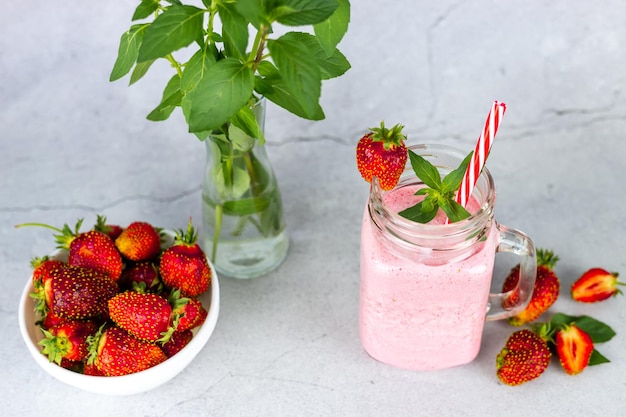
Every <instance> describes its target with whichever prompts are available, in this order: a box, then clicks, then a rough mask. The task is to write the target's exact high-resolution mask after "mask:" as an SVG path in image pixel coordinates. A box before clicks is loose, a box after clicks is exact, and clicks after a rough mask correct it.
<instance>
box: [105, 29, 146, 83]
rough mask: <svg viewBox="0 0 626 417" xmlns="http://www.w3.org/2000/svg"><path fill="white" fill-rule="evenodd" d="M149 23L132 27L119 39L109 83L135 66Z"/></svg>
mask: <svg viewBox="0 0 626 417" xmlns="http://www.w3.org/2000/svg"><path fill="white" fill-rule="evenodd" d="M148 26H150V24H149V23H146V24H142V25H133V26H131V27H130V29H129V30H128V31H126V32H124V33H123V34H122V37H121V38H120V46H119V48H118V50H117V59H116V60H115V64H113V69H112V70H111V75H110V76H109V81H115V80H119V79H120V78H122V77H123V76H125V75H126V74H128V72H129V71H130V69H131V68H132V67H133V65H135V61H136V60H137V56H138V55H139V48H140V46H141V41H142V38H143V35H144V32H145V30H146V28H147V27H148Z"/></svg>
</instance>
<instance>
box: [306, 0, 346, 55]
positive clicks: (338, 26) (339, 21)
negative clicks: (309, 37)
mask: <svg viewBox="0 0 626 417" xmlns="http://www.w3.org/2000/svg"><path fill="white" fill-rule="evenodd" d="M338 2H339V7H337V9H336V10H335V12H334V13H333V14H332V15H331V16H330V17H329V18H328V19H326V20H325V21H323V22H321V23H317V24H315V25H314V26H313V31H314V32H315V36H317V38H318V39H319V40H320V45H321V46H322V48H323V49H324V51H325V52H326V55H327V56H329V57H330V56H331V55H332V54H333V53H334V51H335V50H336V48H337V45H339V42H341V39H343V37H344V35H345V34H346V32H347V31H348V25H349V23H350V1H349V0H338Z"/></svg>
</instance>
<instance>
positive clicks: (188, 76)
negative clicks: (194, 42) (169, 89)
mask: <svg viewBox="0 0 626 417" xmlns="http://www.w3.org/2000/svg"><path fill="white" fill-rule="evenodd" d="M215 62H216V59H215V56H214V55H213V53H212V52H211V51H207V49H206V48H203V49H201V50H199V51H198V52H196V53H195V54H193V56H192V57H191V58H190V59H189V61H188V62H187V65H185V68H184V69H183V76H182V78H181V80H180V88H181V90H182V91H183V92H184V93H188V92H190V91H191V90H193V89H194V88H196V85H198V82H200V80H202V79H203V78H204V75H205V74H206V72H207V71H208V69H209V68H210V67H211V66H212V65H213V64H215Z"/></svg>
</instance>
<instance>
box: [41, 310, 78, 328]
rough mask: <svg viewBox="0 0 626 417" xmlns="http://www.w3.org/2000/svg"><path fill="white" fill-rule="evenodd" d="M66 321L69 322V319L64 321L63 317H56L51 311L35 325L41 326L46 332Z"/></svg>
mask: <svg viewBox="0 0 626 417" xmlns="http://www.w3.org/2000/svg"><path fill="white" fill-rule="evenodd" d="M68 320H71V319H65V318H63V317H60V316H57V315H56V314H54V313H53V312H52V311H48V312H47V313H46V316H45V317H44V318H43V320H41V321H39V322H37V324H39V325H41V327H42V328H43V329H46V330H48V329H52V328H53V327H55V326H58V325H59V324H61V323H63V322H66V321H68Z"/></svg>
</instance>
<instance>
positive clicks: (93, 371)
mask: <svg viewBox="0 0 626 417" xmlns="http://www.w3.org/2000/svg"><path fill="white" fill-rule="evenodd" d="M82 373H83V374H85V375H91V376H106V375H105V374H104V372H102V371H100V370H99V369H98V367H97V366H96V365H95V363H91V364H88V363H87V361H84V362H83V372H82Z"/></svg>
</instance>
